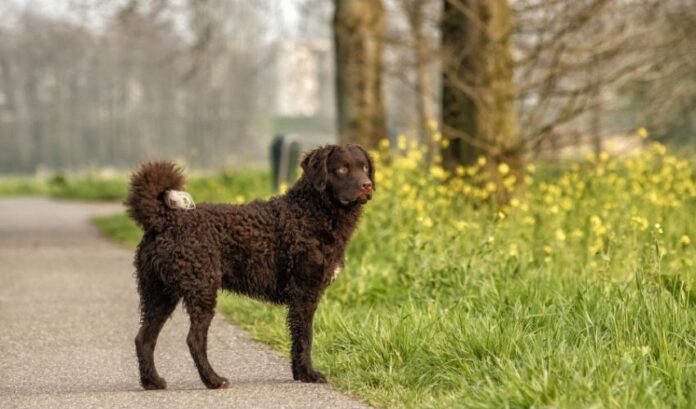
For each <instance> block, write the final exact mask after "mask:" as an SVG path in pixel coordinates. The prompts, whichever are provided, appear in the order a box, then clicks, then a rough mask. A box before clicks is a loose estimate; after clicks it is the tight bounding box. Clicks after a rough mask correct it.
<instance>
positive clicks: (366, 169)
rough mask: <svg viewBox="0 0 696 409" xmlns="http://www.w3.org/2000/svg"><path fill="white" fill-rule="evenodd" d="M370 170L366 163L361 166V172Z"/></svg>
mask: <svg viewBox="0 0 696 409" xmlns="http://www.w3.org/2000/svg"><path fill="white" fill-rule="evenodd" d="M369 170H370V168H368V167H367V165H364V166H363V172H365V173H367V172H368V171H369Z"/></svg>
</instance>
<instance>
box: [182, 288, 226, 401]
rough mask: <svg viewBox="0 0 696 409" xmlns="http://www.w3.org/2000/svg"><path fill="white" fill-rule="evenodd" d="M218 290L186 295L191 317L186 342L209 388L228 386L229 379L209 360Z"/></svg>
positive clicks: (202, 378) (185, 298)
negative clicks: (209, 341) (210, 338)
mask: <svg viewBox="0 0 696 409" xmlns="http://www.w3.org/2000/svg"><path fill="white" fill-rule="evenodd" d="M215 295H216V291H215V290H214V289H213V290H212V291H200V292H197V293H195V295H193V296H191V297H187V296H184V303H185V305H186V309H187V311H188V313H189V316H190V318H191V328H190V329H189V333H188V337H187V338H186V343H187V344H188V346H189V350H190V351H191V356H192V357H193V361H194V362H195V364H196V368H197V369H198V374H199V375H200V376H201V380H202V381H203V383H204V384H205V386H206V387H207V388H209V389H219V388H226V387H227V386H228V385H229V382H228V381H227V379H225V378H223V377H221V376H219V375H218V374H217V373H215V371H214V370H213V367H212V366H211V365H210V362H208V329H209V328H210V322H211V321H212V320H213V316H214V315H215Z"/></svg>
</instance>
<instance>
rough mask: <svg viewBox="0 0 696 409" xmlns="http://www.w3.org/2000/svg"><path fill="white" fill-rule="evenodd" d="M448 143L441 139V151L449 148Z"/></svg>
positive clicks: (446, 140) (445, 139)
mask: <svg viewBox="0 0 696 409" xmlns="http://www.w3.org/2000/svg"><path fill="white" fill-rule="evenodd" d="M449 144H450V141H449V139H447V138H443V139H442V141H440V146H442V149H447V148H448V147H449Z"/></svg>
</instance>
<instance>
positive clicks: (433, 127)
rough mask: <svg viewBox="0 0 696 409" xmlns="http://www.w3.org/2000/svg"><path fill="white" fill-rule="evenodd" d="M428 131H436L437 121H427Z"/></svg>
mask: <svg viewBox="0 0 696 409" xmlns="http://www.w3.org/2000/svg"><path fill="white" fill-rule="evenodd" d="M427 125H428V129H430V130H431V131H436V130H437V121H436V120H434V119H428V123H427Z"/></svg>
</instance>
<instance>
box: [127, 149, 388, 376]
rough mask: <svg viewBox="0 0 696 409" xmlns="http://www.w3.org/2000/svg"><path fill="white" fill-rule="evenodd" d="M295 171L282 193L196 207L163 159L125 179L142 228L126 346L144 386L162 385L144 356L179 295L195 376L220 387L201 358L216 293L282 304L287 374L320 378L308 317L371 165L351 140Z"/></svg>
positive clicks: (363, 193)
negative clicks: (135, 321)
mask: <svg viewBox="0 0 696 409" xmlns="http://www.w3.org/2000/svg"><path fill="white" fill-rule="evenodd" d="M301 165H302V169H303V174H302V177H301V178H300V179H299V180H298V181H297V182H296V183H295V185H294V186H293V187H292V188H291V189H290V190H289V191H288V192H287V193H286V194H285V195H283V196H280V197H276V198H273V199H271V200H268V201H254V202H251V203H248V204H244V205H225V204H202V205H199V206H197V207H195V208H189V207H187V206H181V205H179V204H178V203H179V202H178V201H177V198H178V197H180V196H181V192H180V191H181V190H182V189H183V185H184V177H183V176H182V173H181V171H180V170H179V169H178V168H177V167H176V166H175V165H173V164H172V163H168V162H154V163H149V164H145V165H143V166H141V167H140V169H139V170H138V171H137V172H136V173H135V174H134V175H133V177H132V179H131V190H130V193H129V196H128V198H127V200H126V206H127V208H128V213H129V215H130V216H131V217H132V218H133V219H134V220H135V221H136V222H137V223H138V224H139V225H140V226H141V227H142V228H143V230H144V232H145V233H144V235H143V238H142V241H141V242H140V244H139V245H138V249H137V252H136V256H135V267H136V274H137V281H138V292H139V294H140V310H141V326H140V331H139V332H138V335H137V336H136V337H135V349H136V353H137V356H138V363H139V366H140V382H141V384H142V386H143V388H145V389H164V388H166V385H167V384H166V382H165V381H164V379H162V378H161V377H160V376H159V374H158V373H157V370H156V369H155V363H154V358H153V354H154V350H155V344H156V343H157V336H158V334H159V332H160V330H161V329H162V326H163V325H164V323H165V321H166V320H167V319H168V318H169V316H170V315H171V313H172V311H173V310H174V309H175V307H176V305H177V303H178V302H179V300H180V299H183V303H184V306H185V307H186V310H187V312H188V314H189V316H190V320H191V327H190V330H189V333H188V337H187V339H186V340H187V343H188V346H189V349H190V351H191V355H192V357H193V360H194V362H195V364H196V367H197V369H198V373H199V374H200V377H201V380H202V381H203V383H204V384H205V385H206V386H207V387H208V388H223V387H226V386H227V385H228V381H227V379H225V378H223V377H221V376H219V375H218V374H217V373H216V372H215V371H214V370H213V368H212V367H211V366H210V362H208V357H207V335H208V328H209V326H210V322H211V320H212V319H213V315H214V314H215V296H216V293H217V291H218V289H220V288H223V289H226V290H230V291H234V292H237V293H241V294H245V295H248V296H251V297H254V298H257V299H261V300H264V301H268V302H272V303H276V304H284V305H287V306H288V326H289V329H290V334H291V337H292V375H293V378H294V379H296V380H300V381H303V382H326V379H325V378H324V376H323V375H322V374H320V373H319V372H317V371H315V370H314V368H313V367H312V359H311V352H312V320H313V317H314V312H315V310H316V308H317V304H318V303H319V299H320V298H321V296H322V294H323V292H324V290H325V289H326V287H327V286H328V285H329V284H330V283H331V282H332V281H333V279H334V278H335V274H337V272H338V271H339V269H340V268H341V267H342V265H343V260H344V253H345V250H346V245H347V244H348V240H349V239H350V237H351V235H352V233H353V230H354V229H355V227H356V224H357V222H358V219H359V217H360V214H361V210H362V206H363V205H364V204H365V203H367V202H368V201H369V200H370V199H371V198H372V193H373V191H374V189H375V184H374V172H375V169H374V164H373V161H372V159H371V158H370V155H369V154H368V153H367V152H366V151H365V150H364V149H363V148H362V147H360V146H359V145H350V144H349V145H341V146H338V145H327V146H323V147H319V148H317V149H315V150H313V151H311V152H309V153H308V154H307V155H306V156H305V157H304V158H303V160H302V163H301ZM175 196H176V197H175Z"/></svg>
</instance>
